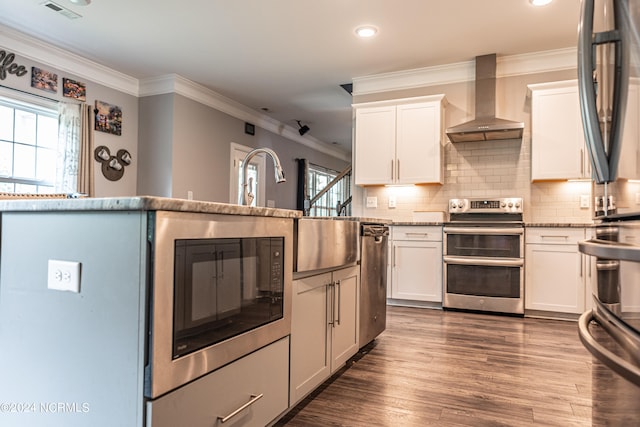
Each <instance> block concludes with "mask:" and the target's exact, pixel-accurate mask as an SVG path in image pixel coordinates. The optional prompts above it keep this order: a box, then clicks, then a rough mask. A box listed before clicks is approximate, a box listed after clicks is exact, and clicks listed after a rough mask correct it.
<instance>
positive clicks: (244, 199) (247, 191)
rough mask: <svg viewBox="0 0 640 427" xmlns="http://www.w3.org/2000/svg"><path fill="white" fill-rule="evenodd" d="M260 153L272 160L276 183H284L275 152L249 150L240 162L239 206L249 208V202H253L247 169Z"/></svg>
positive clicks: (282, 172)
mask: <svg viewBox="0 0 640 427" xmlns="http://www.w3.org/2000/svg"><path fill="white" fill-rule="evenodd" d="M260 153H266V154H268V155H269V156H270V157H271V159H272V160H273V168H274V169H275V177H276V183H278V184H280V183H281V182H285V181H286V179H285V178H284V170H283V169H282V166H280V159H279V158H278V155H277V154H276V152H275V151H273V150H271V149H270V148H256V149H255V150H251V151H250V152H249V153H247V155H246V156H245V158H244V160H243V161H242V183H241V184H240V186H241V187H240V190H241V192H240V200H239V204H241V205H245V206H250V205H251V202H253V199H254V195H253V193H252V192H251V186H252V183H253V178H252V179H251V180H249V182H247V177H248V175H249V171H248V168H249V163H250V162H251V159H253V157H254V156H255V155H256V154H260Z"/></svg>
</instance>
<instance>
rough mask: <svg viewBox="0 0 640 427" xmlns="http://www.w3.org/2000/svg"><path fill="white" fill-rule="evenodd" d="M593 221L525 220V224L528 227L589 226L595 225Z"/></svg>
mask: <svg viewBox="0 0 640 427" xmlns="http://www.w3.org/2000/svg"><path fill="white" fill-rule="evenodd" d="M593 225H594V224H593V223H592V222H583V223H578V222H574V223H566V222H565V223H561V222H525V224H524V226H525V227H528V228H536V227H540V228H543V227H546V228H588V227H593Z"/></svg>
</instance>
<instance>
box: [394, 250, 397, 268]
mask: <svg viewBox="0 0 640 427" xmlns="http://www.w3.org/2000/svg"><path fill="white" fill-rule="evenodd" d="M396 249H397V248H396V247H395V246H394V247H393V266H394V267H395V266H396Z"/></svg>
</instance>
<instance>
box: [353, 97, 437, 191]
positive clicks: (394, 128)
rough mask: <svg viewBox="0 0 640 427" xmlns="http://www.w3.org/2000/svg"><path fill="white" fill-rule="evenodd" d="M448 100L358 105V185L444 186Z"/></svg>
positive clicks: (419, 100)
mask: <svg viewBox="0 0 640 427" xmlns="http://www.w3.org/2000/svg"><path fill="white" fill-rule="evenodd" d="M445 103H446V101H445V99H444V95H433V96H425V97H419V98H407V99H401V100H393V101H380V102H371V103H366V104H357V105H354V108H355V144H354V171H355V172H354V174H355V183H356V185H384V184H424V183H440V184H441V183H442V182H443V169H442V161H443V157H444V155H443V153H442V144H443V140H444V136H443V129H444V126H443V124H444V113H443V108H444V105H445Z"/></svg>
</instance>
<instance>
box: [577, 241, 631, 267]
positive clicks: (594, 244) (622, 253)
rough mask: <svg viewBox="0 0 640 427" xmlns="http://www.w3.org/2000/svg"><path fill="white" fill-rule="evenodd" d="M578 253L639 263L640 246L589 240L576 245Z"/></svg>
mask: <svg viewBox="0 0 640 427" xmlns="http://www.w3.org/2000/svg"><path fill="white" fill-rule="evenodd" d="M578 248H579V249H580V252H582V253H583V254H587V255H593V256H595V257H598V258H604V259H614V260H619V261H633V262H640V246H637V245H630V244H628V243H618V242H611V241H608V240H600V239H590V240H586V241H584V242H580V243H578Z"/></svg>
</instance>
